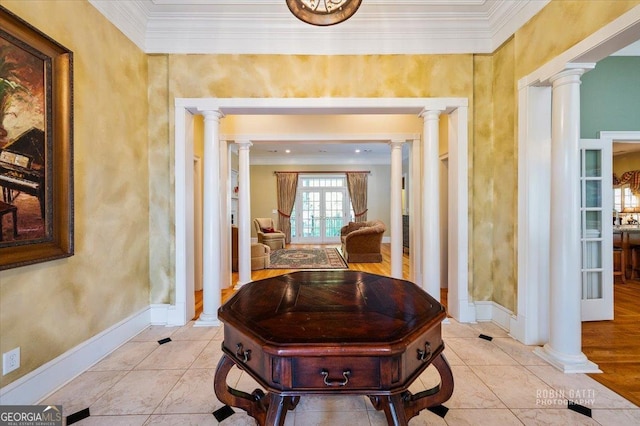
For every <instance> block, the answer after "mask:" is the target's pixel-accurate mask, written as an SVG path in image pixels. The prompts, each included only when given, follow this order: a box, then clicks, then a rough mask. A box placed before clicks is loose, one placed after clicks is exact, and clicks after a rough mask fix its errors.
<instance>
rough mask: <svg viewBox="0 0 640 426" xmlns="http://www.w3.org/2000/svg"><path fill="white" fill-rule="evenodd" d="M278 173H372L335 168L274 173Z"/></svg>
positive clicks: (369, 172)
mask: <svg viewBox="0 0 640 426" xmlns="http://www.w3.org/2000/svg"><path fill="white" fill-rule="evenodd" d="M278 173H305V174H310V175H317V174H324V173H327V174H333V175H337V174H340V173H366V174H369V175H370V174H371V171H369V170H335V171H329V170H318V171H313V170H311V171H309V170H300V171H296V170H291V171H286V172H273V174H274V175H277V174H278Z"/></svg>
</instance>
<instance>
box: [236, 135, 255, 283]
mask: <svg viewBox="0 0 640 426" xmlns="http://www.w3.org/2000/svg"><path fill="white" fill-rule="evenodd" d="M236 144H237V145H238V282H237V283H236V288H238V287H241V286H243V285H244V284H246V283H248V282H250V281H251V188H250V179H251V177H250V170H249V148H250V147H251V145H252V144H251V142H249V141H239V142H236Z"/></svg>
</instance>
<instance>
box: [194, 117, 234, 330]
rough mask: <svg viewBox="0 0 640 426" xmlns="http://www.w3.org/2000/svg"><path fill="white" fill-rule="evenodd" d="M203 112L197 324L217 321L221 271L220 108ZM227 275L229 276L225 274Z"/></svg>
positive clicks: (208, 324)
mask: <svg viewBox="0 0 640 426" xmlns="http://www.w3.org/2000/svg"><path fill="white" fill-rule="evenodd" d="M202 115H203V116H204V184H203V190H204V197H203V198H204V203H203V204H204V207H203V225H202V228H203V236H202V290H203V291H202V299H203V300H202V302H203V303H202V304H203V306H202V314H200V318H199V319H198V320H197V321H196V324H195V325H198V326H211V325H219V324H220V323H219V321H218V308H219V307H220V303H221V300H222V297H221V287H220V284H221V283H222V279H223V277H222V276H221V273H220V252H221V250H220V243H221V241H222V240H221V238H220V228H221V226H222V224H221V223H220V212H221V202H222V201H221V199H220V196H219V188H220V141H219V139H220V119H221V118H222V117H224V114H222V112H221V111H218V110H215V111H203V113H202ZM224 278H225V279H228V277H224Z"/></svg>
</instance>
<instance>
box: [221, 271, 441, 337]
mask: <svg viewBox="0 0 640 426" xmlns="http://www.w3.org/2000/svg"><path fill="white" fill-rule="evenodd" d="M218 315H219V318H220V319H221V320H222V321H223V322H225V323H228V324H232V325H234V326H235V327H237V328H239V329H242V330H243V331H245V332H248V333H250V334H252V335H253V336H254V337H256V338H258V339H261V340H263V341H264V342H265V343H268V344H272V345H276V346H281V347H287V346H288V347H291V348H293V347H294V346H296V345H316V344H323V345H326V344H331V343H346V342H348V343H356V344H357V343H368V344H381V343H383V344H384V343H386V344H389V345H391V344H393V343H394V342H399V341H401V340H402V339H404V338H406V337H407V336H408V335H410V334H411V333H412V332H414V331H415V330H419V329H422V328H423V327H424V326H425V325H426V324H431V323H439V322H441V321H442V320H443V319H444V318H445V317H446V312H445V309H444V307H443V306H442V305H441V304H440V303H438V301H436V300H435V299H434V298H433V297H431V296H430V295H429V294H427V293H426V292H425V291H423V290H422V289H421V288H420V287H418V286H417V285H415V284H413V283H411V282H409V281H405V280H400V279H395V278H390V277H385V276H380V275H374V274H370V273H365V272H360V271H351V270H335V271H333V270H332V271H301V272H294V273H290V274H286V275H280V276H277V277H272V278H267V279H264V280H260V281H255V282H252V283H249V284H247V285H245V286H243V287H242V288H241V289H240V290H239V291H238V292H237V293H236V294H235V295H234V296H233V298H232V299H230V300H229V301H228V302H227V303H226V304H225V305H223V306H222V307H221V308H220V310H219V313H218Z"/></svg>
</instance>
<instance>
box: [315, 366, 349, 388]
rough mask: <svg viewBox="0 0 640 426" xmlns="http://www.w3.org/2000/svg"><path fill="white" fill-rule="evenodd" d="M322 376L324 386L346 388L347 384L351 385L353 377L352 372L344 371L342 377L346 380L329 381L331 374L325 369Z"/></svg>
mask: <svg viewBox="0 0 640 426" xmlns="http://www.w3.org/2000/svg"><path fill="white" fill-rule="evenodd" d="M320 374H322V381H324V384H325V385H327V386H344V385H346V384H347V383H349V376H350V375H351V370H344V371H343V372H342V377H344V380H343V381H341V380H329V372H328V371H327V370H325V369H323V370H322V371H321V372H320Z"/></svg>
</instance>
